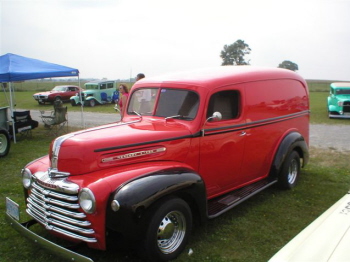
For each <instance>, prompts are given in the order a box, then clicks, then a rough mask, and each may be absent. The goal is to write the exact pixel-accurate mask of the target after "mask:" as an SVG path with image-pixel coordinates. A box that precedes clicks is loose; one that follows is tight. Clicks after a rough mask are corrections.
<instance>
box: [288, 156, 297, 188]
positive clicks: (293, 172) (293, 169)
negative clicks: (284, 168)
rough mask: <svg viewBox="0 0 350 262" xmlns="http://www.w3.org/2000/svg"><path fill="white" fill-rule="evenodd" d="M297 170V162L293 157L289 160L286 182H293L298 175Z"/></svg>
mask: <svg viewBox="0 0 350 262" xmlns="http://www.w3.org/2000/svg"><path fill="white" fill-rule="evenodd" d="M298 172H299V164H298V162H297V161H296V160H295V159H294V158H293V159H292V160H291V162H290V165H289V168H288V183H289V184H294V183H295V180H296V179H297V177H298Z"/></svg>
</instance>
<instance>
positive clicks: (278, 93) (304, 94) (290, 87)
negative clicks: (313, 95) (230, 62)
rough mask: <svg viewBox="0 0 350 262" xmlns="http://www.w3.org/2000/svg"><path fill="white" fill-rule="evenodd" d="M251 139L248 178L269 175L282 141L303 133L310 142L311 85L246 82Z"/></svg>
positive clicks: (288, 81) (286, 81) (246, 160)
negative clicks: (291, 135) (309, 94)
mask: <svg viewBox="0 0 350 262" xmlns="http://www.w3.org/2000/svg"><path fill="white" fill-rule="evenodd" d="M245 85H246V88H245V91H246V96H245V104H246V107H245V110H244V112H243V113H244V115H245V118H246V121H247V127H248V129H247V139H246V148H245V154H246V157H245V158H244V163H243V174H244V175H245V176H246V178H247V177H248V178H251V179H256V178H258V177H260V176H267V175H268V173H269V170H270V167H271V163H272V160H273V157H274V155H275V152H276V150H277V148H278V145H279V143H280V141H281V140H282V139H283V137H284V136H285V135H286V134H288V133H290V132H292V131H297V132H299V133H300V134H301V135H302V136H303V137H304V138H305V140H306V143H307V144H308V141H309V96H308V90H307V86H306V85H305V84H304V83H302V82H299V81H297V80H293V79H278V80H266V81H257V82H251V83H246V84H245Z"/></svg>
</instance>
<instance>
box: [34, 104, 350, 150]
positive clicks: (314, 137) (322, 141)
mask: <svg viewBox="0 0 350 262" xmlns="http://www.w3.org/2000/svg"><path fill="white" fill-rule="evenodd" d="M83 115H84V122H85V127H94V126H99V125H103V124H108V123H113V122H116V121H119V120H120V116H119V114H117V113H115V114H106V113H92V112H84V113H83ZM31 116H32V118H33V119H35V120H37V121H39V123H41V119H40V112H39V111H38V110H31ZM68 121H69V122H68V123H69V126H76V127H83V126H84V124H83V121H82V113H81V112H68ZM310 146H313V147H319V148H324V149H332V150H338V151H347V152H350V125H324V124H316V125H310Z"/></svg>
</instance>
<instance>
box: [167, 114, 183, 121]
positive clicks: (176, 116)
mask: <svg viewBox="0 0 350 262" xmlns="http://www.w3.org/2000/svg"><path fill="white" fill-rule="evenodd" d="M172 118H183V116H182V115H175V116H167V117H166V118H165V121H166V120H168V119H172Z"/></svg>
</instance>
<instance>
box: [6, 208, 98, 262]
mask: <svg viewBox="0 0 350 262" xmlns="http://www.w3.org/2000/svg"><path fill="white" fill-rule="evenodd" d="M5 216H6V220H7V221H8V222H9V223H10V225H11V226H12V227H13V228H14V229H16V230H17V231H18V232H19V233H20V234H21V235H23V236H25V237H26V238H28V239H30V240H31V241H33V242H34V243H35V244H38V245H40V246H41V247H43V248H45V249H47V250H49V251H50V253H54V254H56V255H57V256H59V257H62V258H65V259H69V260H70V261H75V262H93V260H92V259H91V258H88V257H85V256H83V255H80V254H78V253H75V252H73V251H71V250H69V249H67V248H64V247H61V246H59V245H56V244H55V243H53V242H51V241H49V240H47V239H45V238H43V237H41V236H38V235H37V234H35V233H33V232H32V231H30V229H29V227H30V226H31V225H33V224H36V223H37V222H36V221H35V220H30V221H28V222H25V223H19V222H18V221H16V220H15V219H14V218H12V217H11V216H10V215H8V214H7V213H6V214H5Z"/></svg>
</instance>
